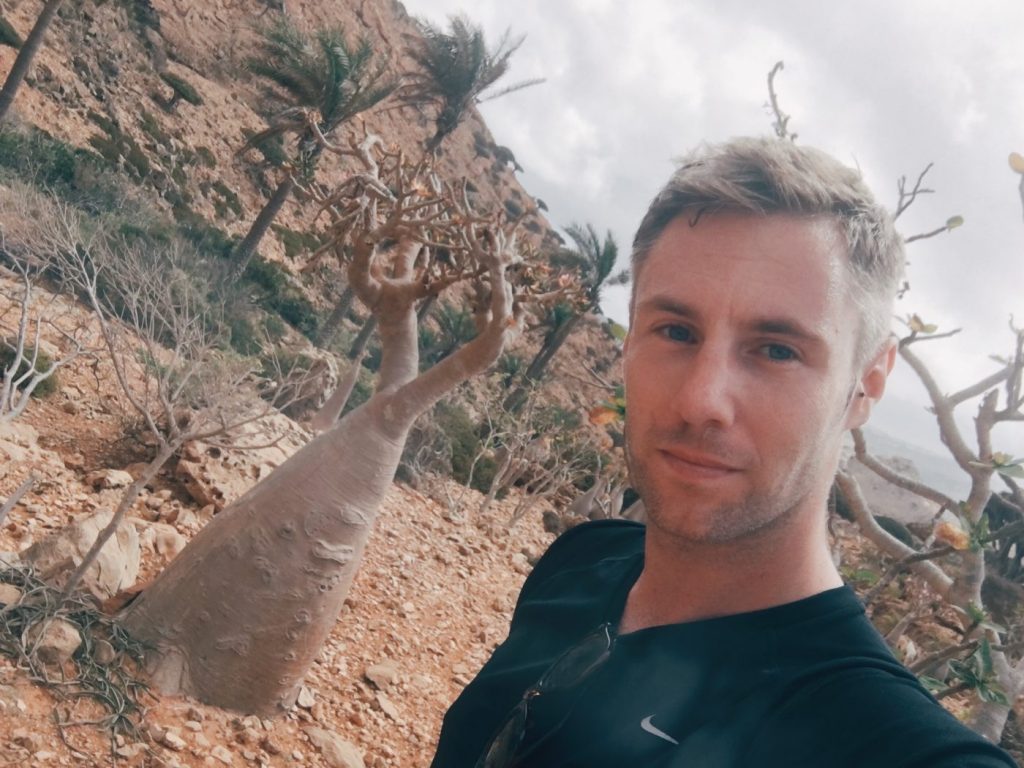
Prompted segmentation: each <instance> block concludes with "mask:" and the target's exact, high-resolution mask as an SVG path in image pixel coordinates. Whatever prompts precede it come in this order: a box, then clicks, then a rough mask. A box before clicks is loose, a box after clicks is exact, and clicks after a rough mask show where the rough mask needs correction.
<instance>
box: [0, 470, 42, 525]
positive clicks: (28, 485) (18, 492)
mask: <svg viewBox="0 0 1024 768" xmlns="http://www.w3.org/2000/svg"><path fill="white" fill-rule="evenodd" d="M35 483H36V476H35V474H34V473H32V472H30V473H29V475H28V477H26V478H25V479H24V480H23V481H22V483H21V485H19V486H18V487H17V488H15V489H14V493H12V494H11V495H10V496H8V497H7V501H5V502H4V503H3V505H2V506H0V525H3V524H4V520H6V519H7V515H8V514H10V512H11V510H12V509H14V507H15V505H16V504H17V503H18V502H19V501H21V497H22V496H24V495H25V494H26V493H28V492H29V491H30V490H32V486H33V485H35Z"/></svg>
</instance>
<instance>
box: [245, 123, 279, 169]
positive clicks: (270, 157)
mask: <svg viewBox="0 0 1024 768" xmlns="http://www.w3.org/2000/svg"><path fill="white" fill-rule="evenodd" d="M244 135H245V139H246V141H248V140H249V139H250V138H251V137H252V136H255V135H256V134H255V132H254V131H246V132H245V134H244ZM252 146H253V147H255V148H256V151H257V152H259V153H260V154H261V155H263V159H264V160H265V161H266V163H267V165H270V166H272V167H274V168H280V167H281V166H282V165H284V164H285V163H287V162H288V161H289V158H288V152H287V151H286V150H285V148H284V138H283V137H281V136H268V137H267V138H265V139H263V141H260V142H258V143H256V144H253V145H252Z"/></svg>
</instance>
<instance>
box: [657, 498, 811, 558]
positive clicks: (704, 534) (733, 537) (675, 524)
mask: <svg viewBox="0 0 1024 768" xmlns="http://www.w3.org/2000/svg"><path fill="white" fill-rule="evenodd" d="M652 502H653V503H650V504H647V502H646V501H645V504H646V505H647V519H648V526H650V527H651V528H652V529H654V530H657V531H658V532H659V533H661V534H664V535H665V536H666V537H668V538H670V539H673V540H675V541H677V542H678V543H680V544H688V545H710V546H715V545H722V544H748V543H754V542H757V541H760V540H762V539H775V538H776V537H777V536H778V535H779V533H780V531H781V530H782V529H785V528H787V527H788V526H789V525H790V524H791V523H792V522H793V520H794V519H795V509H796V508H795V507H787V506H785V505H783V506H775V505H768V504H765V503H764V502H763V501H755V500H746V501H744V502H742V503H736V504H719V505H717V506H716V507H714V508H698V507H690V508H688V509H685V510H683V509H679V508H676V509H668V508H666V506H665V505H662V504H660V503H658V501H657V499H652Z"/></svg>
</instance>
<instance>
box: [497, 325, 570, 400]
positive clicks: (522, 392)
mask: <svg viewBox="0 0 1024 768" xmlns="http://www.w3.org/2000/svg"><path fill="white" fill-rule="evenodd" d="M588 311H589V310H588ZM581 317H583V315H582V314H580V315H573V316H572V317H570V318H569V319H568V320H566V321H565V322H564V323H562V324H561V325H560V326H558V328H557V329H556V330H555V332H554V333H553V334H551V336H550V337H548V339H547V340H546V342H545V343H544V344H542V345H541V348H540V349H539V350H538V351H537V354H536V355H534V358H533V360H531V361H530V365H529V367H527V369H526V373H524V374H523V378H522V379H521V380H520V381H519V383H518V384H517V385H516V386H515V388H514V389H513V390H512V391H511V392H509V394H508V395H507V396H506V397H505V402H504V406H503V407H504V408H505V410H506V411H508V412H509V413H515V412H516V411H518V410H519V409H520V408H522V407H523V403H524V402H526V397H527V395H528V393H529V390H530V388H531V387H533V385H534V384H536V383H537V382H538V381H540V380H541V378H542V377H543V376H544V372H545V371H546V370H547V367H548V365H549V364H550V363H551V359H552V358H553V357H554V356H555V354H556V353H557V352H558V350H559V349H561V348H562V345H563V344H564V343H565V341H566V339H568V338H569V336H570V335H571V334H572V332H573V330H574V329H575V328H576V325H577V323H579V321H580V318H581Z"/></svg>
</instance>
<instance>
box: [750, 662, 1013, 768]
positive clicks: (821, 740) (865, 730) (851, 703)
mask: <svg viewBox="0 0 1024 768" xmlns="http://www.w3.org/2000/svg"><path fill="white" fill-rule="evenodd" d="M756 744H757V751H758V752H759V753H760V754H762V755H772V754H776V753H778V754H785V755H790V756H792V753H793V750H794V744H798V745H799V748H798V749H799V751H800V753H801V754H800V756H799V759H797V760H796V761H795V763H791V764H796V765H803V764H805V762H806V764H807V765H811V764H814V765H824V764H829V765H851V766H852V765H886V766H889V765H891V766H901V767H905V768H926V767H927V768H933V766H934V767H938V766H941V767H943V768H954V767H955V766H956V767H959V766H963V768H968V767H970V768H996V767H997V766H1013V765H1014V762H1013V761H1012V760H1011V759H1010V758H1009V756H1008V755H1006V753H1004V752H1003V751H1002V750H1000V749H998V748H997V747H995V746H993V745H992V744H990V743H989V742H988V741H986V740H985V739H983V738H982V737H981V736H979V735H978V734H976V733H975V732H974V731H972V730H970V729H969V728H968V727H967V726H965V725H964V724H963V723H961V722H960V721H958V720H957V719H956V718H955V717H953V716H952V715H951V714H949V712H947V711H946V710H945V709H943V707H942V706H941V705H940V704H939V703H938V702H936V701H935V699H934V698H932V697H931V695H930V694H928V693H927V692H926V691H925V690H924V689H923V688H922V687H921V686H920V685H919V684H918V683H917V682H916V681H915V680H914V679H913V678H912V677H911V676H909V675H901V674H893V672H892V671H891V670H887V669H885V668H881V667H864V668H850V669H847V670H845V671H843V672H839V673H836V674H832V675H828V676H826V677H824V678H823V679H821V680H820V681H819V682H818V684H816V685H807V686H805V687H804V688H803V689H802V691H801V693H800V694H799V695H797V696H794V697H792V698H791V699H790V700H789V701H788V702H786V703H785V704H783V705H782V706H781V707H780V708H779V709H778V710H777V711H776V712H775V713H774V715H773V717H771V718H770V719H769V720H768V721H766V722H765V723H764V724H763V728H762V731H761V735H760V738H758V739H757V740H756ZM801 760H802V761H804V762H801ZM812 760H816V761H818V762H807V761H812ZM767 764H769V765H774V764H775V763H772V762H771V761H770V760H769V761H768V763H767Z"/></svg>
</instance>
